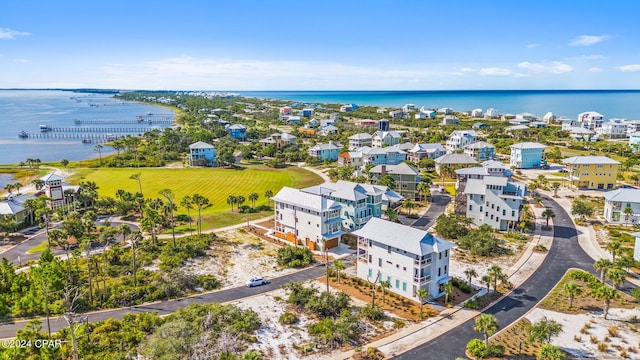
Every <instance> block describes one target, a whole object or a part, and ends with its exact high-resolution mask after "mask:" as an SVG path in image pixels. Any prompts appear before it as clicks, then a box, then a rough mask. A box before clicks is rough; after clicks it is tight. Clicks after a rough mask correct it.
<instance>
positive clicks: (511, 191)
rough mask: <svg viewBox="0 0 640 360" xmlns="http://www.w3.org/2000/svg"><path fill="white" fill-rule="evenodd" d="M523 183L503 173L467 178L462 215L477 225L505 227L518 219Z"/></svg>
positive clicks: (522, 197) (523, 194)
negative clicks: (464, 212)
mask: <svg viewBox="0 0 640 360" xmlns="http://www.w3.org/2000/svg"><path fill="white" fill-rule="evenodd" d="M526 192H527V185H526V184H525V183H522V182H516V181H511V180H509V178H507V177H503V176H485V177H483V178H482V179H468V180H467V182H466V185H465V187H464V194H465V196H466V200H467V203H466V216H467V217H468V218H470V219H472V220H473V223H474V224H476V225H477V226H481V225H484V224H487V225H489V226H491V227H492V228H494V229H498V230H501V231H504V230H507V229H509V228H510V227H512V226H513V225H515V224H516V223H517V222H518V221H519V219H520V211H521V210H522V205H523V202H524V196H525V195H526Z"/></svg>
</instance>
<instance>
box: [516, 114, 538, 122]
mask: <svg viewBox="0 0 640 360" xmlns="http://www.w3.org/2000/svg"><path fill="white" fill-rule="evenodd" d="M515 120H526V121H529V122H531V121H538V117H537V116H535V115H533V114H532V113H528V112H523V113H519V114H516V117H515Z"/></svg>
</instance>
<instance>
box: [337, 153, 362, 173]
mask: <svg viewBox="0 0 640 360" xmlns="http://www.w3.org/2000/svg"><path fill="white" fill-rule="evenodd" d="M362 160H363V158H362V153H361V152H358V151H346V152H343V153H340V154H338V165H339V166H351V167H352V168H354V169H360V168H362V167H363V166H364V165H363V163H362Z"/></svg>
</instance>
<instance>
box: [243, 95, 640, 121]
mask: <svg viewBox="0 0 640 360" xmlns="http://www.w3.org/2000/svg"><path fill="white" fill-rule="evenodd" d="M240 94H241V95H243V96H250V97H258V98H268V99H280V100H291V101H292V102H293V101H297V102H303V103H332V104H346V103H355V104H358V105H374V106H376V105H379V106H388V107H401V106H403V105H404V104H415V105H417V106H418V107H421V106H426V107H429V108H442V107H450V108H453V109H454V110H455V111H470V110H472V109H476V108H481V109H483V110H486V109H487V108H494V109H497V110H499V111H500V112H501V113H503V114H504V113H513V114H517V113H521V112H529V113H532V114H535V115H538V116H539V117H542V116H544V114H546V113H547V112H548V111H551V112H553V113H554V114H555V115H556V116H566V117H568V118H577V115H578V114H579V113H581V112H584V111H597V112H599V113H601V114H602V115H604V117H605V118H606V119H611V118H625V119H640V91H638V90H514V91H512V90H504V91H242V92H240Z"/></svg>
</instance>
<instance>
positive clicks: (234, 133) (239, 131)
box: [226, 124, 247, 141]
mask: <svg viewBox="0 0 640 360" xmlns="http://www.w3.org/2000/svg"><path fill="white" fill-rule="evenodd" d="M226 130H227V132H228V133H229V136H231V137H232V138H233V139H236V140H238V141H246V140H247V127H246V126H244V125H240V124H235V125H229V126H227V127H226Z"/></svg>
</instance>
